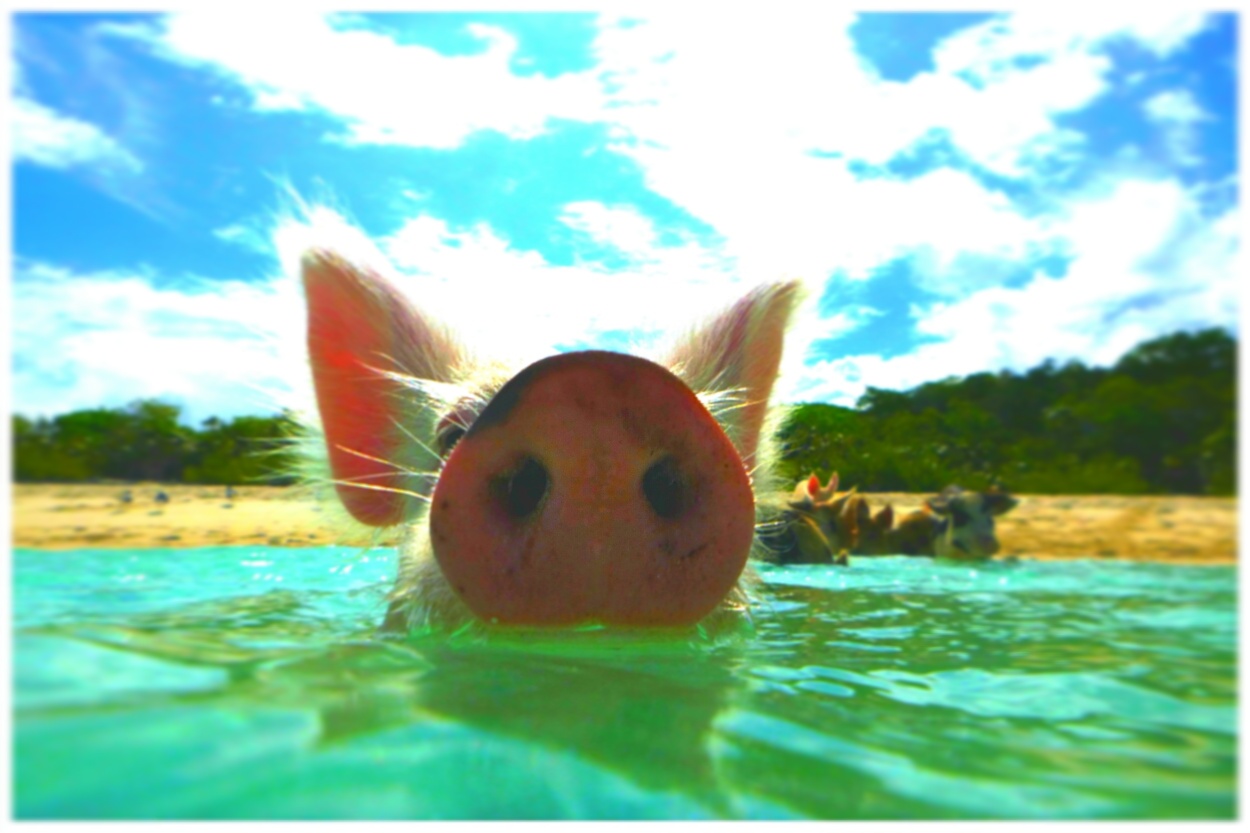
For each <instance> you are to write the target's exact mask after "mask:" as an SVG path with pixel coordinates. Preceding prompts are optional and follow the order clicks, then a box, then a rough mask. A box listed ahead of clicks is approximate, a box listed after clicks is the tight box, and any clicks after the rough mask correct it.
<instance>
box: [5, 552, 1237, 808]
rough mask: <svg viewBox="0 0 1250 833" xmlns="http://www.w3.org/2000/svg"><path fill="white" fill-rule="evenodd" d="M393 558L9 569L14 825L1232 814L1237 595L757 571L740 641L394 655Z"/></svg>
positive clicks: (1146, 572) (1079, 569) (870, 569)
mask: <svg viewBox="0 0 1250 833" xmlns="http://www.w3.org/2000/svg"><path fill="white" fill-rule="evenodd" d="M394 562H395V556H394V553H393V552H391V551H374V552H371V553H365V554H363V555H362V554H361V553H359V552H358V551H356V550H351V549H340V548H323V549H281V548H266V547H221V548H211V549H196V550H139V551H116V550H109V551H103V550H76V551H71V552H39V551H32V550H17V551H16V553H15V560H14V593H13V598H14V604H15V608H14V611H13V615H14V620H15V625H14V634H15V663H14V679H15V691H14V701H15V702H14V759H15V775H14V781H13V785H14V812H15V815H16V816H17V817H18V818H21V819H85V818H101V819H126V818H142V819H375V818H439V819H447V818H451V819H455V818H486V819H499V818H506V819H530V818H601V819H602V818H609V819H610V818H631V819H633V818H669V819H688V818H709V817H710V818H753V819H760V818H867V819H912V818H923V819H946V818H1054V819H1067V818H1225V819H1227V818H1233V817H1235V815H1236V812H1237V803H1236V797H1235V794H1236V786H1235V780H1236V778H1235V773H1236V747H1237V716H1236V696H1237V692H1236V646H1237V621H1236V572H1235V569H1234V568H1231V567H1169V566H1159V565H1142V564H1127V563H1104V562H1098V561H1076V562H1031V561H1022V562H1020V563H1017V564H990V565H986V566H982V567H979V568H972V567H968V566H957V565H948V564H940V563H934V562H931V561H928V560H925V559H905V558H881V559H859V560H857V561H856V562H855V563H854V565H853V566H852V567H851V568H849V569H844V568H837V567H790V568H768V567H764V568H763V569H762V574H763V578H764V585H763V587H762V588H761V590H760V596H761V603H760V605H759V607H758V609H757V611H756V613H755V615H754V622H753V625H752V626H751V627H750V628H747V629H744V630H743V632H741V633H735V634H730V635H722V636H719V637H717V638H716V639H715V640H713V639H710V638H707V637H703V636H701V635H699V634H698V633H695V632H691V633H688V634H681V635H677V636H673V637H670V638H667V639H658V638H643V637H639V636H631V635H625V634H619V633H612V632H603V631H599V632H577V633H564V634H560V635H554V636H541V637H540V636H535V635H533V634H528V635H526V634H518V635H509V634H499V633H493V634H487V635H483V634H481V633H478V632H468V633H461V634H457V635H442V636H435V635H413V636H409V637H407V638H394V637H381V636H379V635H378V634H376V633H375V625H376V624H377V623H378V622H379V621H380V620H381V616H382V613H383V611H384V609H385V600H384V597H385V593H386V590H387V589H388V588H389V584H390V581H391V578H392V576H393V575H394V570H395V566H394Z"/></svg>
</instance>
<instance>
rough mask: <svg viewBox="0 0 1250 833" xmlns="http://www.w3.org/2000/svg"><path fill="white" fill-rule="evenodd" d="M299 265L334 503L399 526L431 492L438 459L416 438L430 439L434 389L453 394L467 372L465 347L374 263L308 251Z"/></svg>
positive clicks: (367, 519) (366, 519) (359, 516)
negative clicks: (461, 373)
mask: <svg viewBox="0 0 1250 833" xmlns="http://www.w3.org/2000/svg"><path fill="white" fill-rule="evenodd" d="M300 271H301V275H302V278H303V283H304V291H305V295H306V297H307V299H308V355H309V361H310V364H311V366H312V376H313V386H314V388H315V392H316V397H317V407H318V411H319V412H320V414H321V423H322V427H323V430H324V433H325V443H326V451H327V453H328V457H329V466H330V472H331V475H332V476H333V482H334V484H335V487H336V490H337V491H338V495H339V499H340V500H341V501H342V502H343V505H344V506H345V507H346V508H347V510H348V511H349V512H350V513H351V515H352V516H353V517H354V518H355V519H356V520H358V521H360V522H361V523H364V524H368V525H370V526H379V527H380V526H391V525H394V524H397V523H401V522H402V521H404V520H405V519H406V518H408V517H410V516H411V515H412V514H413V513H414V512H415V511H416V509H417V506H418V505H419V504H420V503H421V502H422V501H424V500H427V499H428V495H429V494H430V493H431V491H432V489H433V480H434V476H433V475H434V473H435V472H437V471H438V467H439V465H440V463H441V461H440V459H439V457H438V455H437V454H435V453H434V452H433V451H432V450H431V449H429V448H427V447H426V446H424V445H423V444H422V443H421V442H418V441H417V440H416V439H414V438H415V437H431V436H433V433H434V432H433V420H434V414H435V413H436V411H437V408H436V407H431V405H432V400H435V399H439V394H438V393H437V392H438V391H439V390H443V391H445V394H444V395H445V396H453V395H454V394H451V393H446V392H447V391H450V390H452V389H454V388H455V386H454V384H453V383H455V382H456V381H457V372H458V371H461V370H463V364H464V363H465V361H466V357H465V354H464V351H463V349H462V348H461V347H460V346H459V344H457V343H456V342H455V341H454V340H453V339H452V338H451V336H450V335H449V334H448V333H447V331H446V329H445V328H444V327H442V326H441V325H440V324H438V323H437V322H435V321H433V320H432V319H430V318H429V317H427V316H426V315H425V314H424V313H422V312H421V311H420V310H418V309H417V308H416V307H415V306H414V305H413V304H412V302H410V301H409V300H408V299H407V298H406V297H405V296H404V295H402V294H401V293H400V292H399V290H398V289H396V288H395V286H393V285H392V284H391V283H390V282H389V281H388V280H386V279H385V278H383V277H382V276H381V275H380V274H379V273H378V272H377V271H375V270H374V269H372V268H370V267H367V266H361V265H358V264H356V263H354V262H352V261H349V260H348V259H347V258H345V257H343V256H342V255H340V254H338V253H336V252H335V251H331V250H328V249H321V248H311V249H309V250H307V251H305V252H304V254H303V256H302V258H301V262H300ZM439 404H445V403H443V402H442V401H441V399H439Z"/></svg>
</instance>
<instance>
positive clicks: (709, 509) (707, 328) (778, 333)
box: [299, 243, 801, 631]
mask: <svg viewBox="0 0 1250 833" xmlns="http://www.w3.org/2000/svg"><path fill="white" fill-rule="evenodd" d="M299 269H300V275H301V279H302V283H303V287H304V291H305V295H306V298H307V302H308V330H307V337H308V355H309V362H310V365H311V369H312V378H313V387H314V389H315V395H316V402H317V410H318V412H319V417H320V419H319V424H316V423H315V424H310V425H309V426H308V433H309V437H308V438H307V439H306V440H305V441H304V443H303V445H304V447H305V448H306V449H308V450H309V451H310V454H309V463H308V466H309V468H310V470H313V469H316V468H318V467H321V468H322V469H323V475H322V476H323V477H325V478H326V479H328V480H329V481H330V482H332V483H333V484H334V487H335V491H336V493H337V496H338V499H339V500H340V501H341V503H342V505H343V506H344V507H345V508H346V510H347V512H348V513H350V515H351V517H352V518H353V519H354V520H355V521H356V522H358V523H361V524H365V525H367V526H371V527H376V528H382V529H386V528H392V527H400V528H402V530H403V538H402V543H401V547H400V566H399V575H398V577H397V579H396V583H395V586H394V589H393V591H392V593H391V597H390V606H389V609H388V611H387V614H386V618H385V622H384V627H385V628H386V629H391V630H399V631H404V630H409V629H413V628H418V627H424V626H434V627H447V628H457V627H460V626H462V625H464V624H468V623H471V622H475V621H487V622H491V623H496V622H497V623H504V624H513V625H527V626H566V625H577V624H581V623H586V622H595V623H601V624H607V625H621V626H639V627H653V626H661V627H667V626H687V625H693V624H695V623H703V624H709V623H715V622H719V621H722V620H726V619H737V618H739V617H740V614H741V613H742V612H743V611H744V610H745V608H746V605H747V595H746V586H745V582H746V581H748V580H749V575H748V574H747V570H746V565H747V559H748V556H749V555H750V553H751V551H752V548H753V547H757V546H758V543H757V542H756V539H755V524H756V502H755V494H756V493H762V492H764V491H767V490H769V489H771V487H772V482H771V479H770V475H769V472H770V470H771V467H772V463H773V459H774V457H775V454H776V451H775V449H774V448H773V444H772V436H773V433H774V429H775V425H776V420H777V409H775V408H773V407H772V406H770V399H771V397H772V392H773V387H774V382H775V380H776V378H777V374H778V370H779V367H780V363H781V358H782V352H783V347H784V342H785V334H786V330H787V327H788V325H789V323H790V321H791V319H792V317H793V315H794V313H795V310H796V306H797V304H798V303H799V299H800V294H801V293H800V286H799V284H798V282H795V281H791V282H780V283H774V284H767V285H762V286H759V287H756V288H755V289H753V290H751V291H750V292H748V293H747V294H745V295H744V296H743V297H741V298H740V299H739V300H738V301H737V302H736V303H734V304H733V305H731V306H730V307H729V308H728V309H725V310H724V311H722V312H721V313H720V314H718V315H715V316H713V317H710V318H709V319H708V320H707V321H706V322H704V323H703V324H701V325H698V326H695V327H693V328H692V329H691V330H690V331H688V332H687V333H685V334H684V335H682V336H680V337H678V338H677V339H676V340H675V341H674V342H673V343H672V344H671V346H670V347H669V349H668V350H667V351H666V352H664V353H663V354H661V357H660V359H659V361H658V362H652V361H649V360H647V359H644V358H641V357H636V356H630V355H627V354H621V353H609V352H605V351H582V352H576V353H562V354H557V355H555V356H551V357H548V358H545V359H542V360H540V361H537V362H535V363H533V364H530V365H528V366H525V367H523V368H518V367H512V366H509V365H508V364H507V363H506V362H504V361H501V360H500V359H498V358H487V357H484V356H481V355H479V354H478V353H477V352H475V351H473V350H472V349H471V348H470V347H469V346H468V342H467V341H463V340H462V339H461V338H460V337H459V336H458V335H456V334H454V333H452V332H451V330H450V329H449V328H448V327H447V326H445V325H444V324H443V323H441V322H440V321H439V319H438V318H436V317H435V316H434V315H433V314H432V313H431V312H430V311H429V310H426V309H424V308H423V307H421V306H420V305H419V304H417V303H414V302H413V301H411V300H409V298H408V297H407V296H405V295H404V294H403V293H401V292H400V290H399V289H398V288H397V287H396V285H395V283H394V281H393V280H391V279H390V278H388V277H386V276H385V275H386V273H387V272H388V271H389V270H388V267H387V265H385V264H383V263H382V262H381V261H380V260H379V259H378V258H377V257H362V256H361V255H360V253H359V252H351V253H349V252H346V251H342V250H339V249H337V248H335V247H334V246H333V245H325V244H320V243H314V244H311V245H308V246H307V247H306V248H304V249H303V252H302V256H301V258H300V266H299ZM479 302H481V301H479ZM487 302H488V301H487ZM518 371H519V372H518ZM324 470H328V471H324Z"/></svg>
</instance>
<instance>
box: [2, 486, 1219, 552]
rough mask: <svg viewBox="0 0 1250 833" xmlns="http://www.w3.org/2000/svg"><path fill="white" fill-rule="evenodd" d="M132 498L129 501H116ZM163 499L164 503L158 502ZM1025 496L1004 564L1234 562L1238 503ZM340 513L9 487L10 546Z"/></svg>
mask: <svg viewBox="0 0 1250 833" xmlns="http://www.w3.org/2000/svg"><path fill="white" fill-rule="evenodd" d="M125 491H129V492H130V493H131V495H132V500H131V502H129V503H124V502H122V500H121V495H122V493H123V492H125ZM158 491H164V492H165V494H167V495H168V496H169V502H168V503H157V502H156V499H155V496H156V493H157V492H158ZM867 497H868V499H869V501H870V503H871V504H872V506H873V507H874V508H876V507H879V506H883V505H884V504H885V503H886V502H890V503H893V504H894V508H895V510H896V512H897V511H899V510H901V511H904V512H906V511H908V510H910V509H913V508H916V507H918V506H919V505H920V502H921V501H922V500H923V499H924V498H925V497H926V496H925V495H918V494H868V495H867ZM1019 497H1020V505H1019V506H1018V507H1017V508H1016V509H1015V510H1013V511H1012V512H1010V513H1009V514H1007V515H1005V516H1003V517H1002V518H1000V519H999V521H998V537H999V541H1000V542H1001V544H1002V552H1001V553H1000V555H999V557H1007V556H1012V555H1015V556H1019V557H1022V558H1047V559H1062V558H1091V557H1092V558H1119V559H1131V560H1136V561H1159V562H1168V563H1175V564H1232V563H1236V560H1237V500H1236V499H1235V498H1206V497H1171V496H1159V497H1155V496H1152V497H1116V496H1105V495H1092V496H1079V495H1020V496H1019ZM334 510H335V506H334V505H333V504H324V503H319V502H318V501H317V500H316V498H315V497H313V496H312V495H311V494H310V493H309V492H307V491H306V490H302V489H298V488H287V487H276V486H241V487H236V489H235V494H234V496H233V497H231V498H227V497H226V490H225V487H223V486H186V485H162V484H157V483H137V484H89V485H57V484H25V483H23V484H15V485H14V486H13V538H14V545H15V546H18V547H32V548H40V549H68V548H77V547H118V548H129V547H209V546H221V545H240V544H264V545H269V546H284V547H300V546H325V545H328V544H345V545H365V544H367V543H369V541H370V537H369V535H368V534H367V533H362V532H361V531H359V530H352V529H348V528H343V527H341V526H339V525H337V524H336V522H335V514H336V513H335V511H334ZM390 540H393V539H390ZM390 540H388V539H387V538H385V537H384V538H383V539H382V541H381V543H389V542H390Z"/></svg>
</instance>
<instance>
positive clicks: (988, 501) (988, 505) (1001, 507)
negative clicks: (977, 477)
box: [984, 486, 1020, 515]
mask: <svg viewBox="0 0 1250 833" xmlns="http://www.w3.org/2000/svg"><path fill="white" fill-rule="evenodd" d="M984 499H985V509H986V511H987V512H989V513H990V514H991V515H1002V514H1004V513H1006V512H1010V511H1011V510H1012V509H1015V508H1016V506H1017V505H1019V503H1020V501H1018V500H1016V499H1015V498H1014V497H1012V496H1011V495H1009V494H1007V493H1006V492H1004V491H1002V490H1000V489H999V488H998V487H997V486H991V487H990V489H989V491H987V492H985V493H984Z"/></svg>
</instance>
